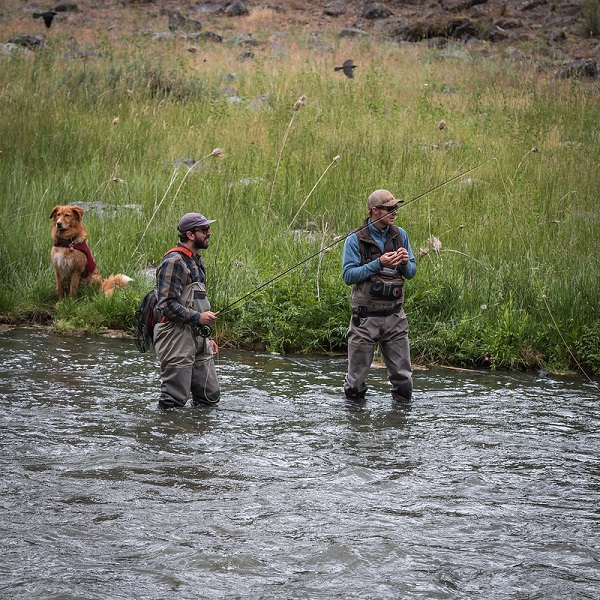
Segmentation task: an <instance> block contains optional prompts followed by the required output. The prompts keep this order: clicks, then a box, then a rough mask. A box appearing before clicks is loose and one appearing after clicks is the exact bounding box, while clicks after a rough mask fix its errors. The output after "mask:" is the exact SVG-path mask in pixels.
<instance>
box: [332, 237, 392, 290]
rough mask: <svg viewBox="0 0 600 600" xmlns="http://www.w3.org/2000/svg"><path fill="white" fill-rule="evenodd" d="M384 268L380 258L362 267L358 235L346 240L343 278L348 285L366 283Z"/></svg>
mask: <svg viewBox="0 0 600 600" xmlns="http://www.w3.org/2000/svg"><path fill="white" fill-rule="evenodd" d="M382 268H383V267H382V265H381V261H380V260H379V259H378V258H376V259H375V260H372V261H371V262H369V263H367V264H366V265H361V264H360V249H359V247H358V237H357V235H356V234H355V233H353V234H351V235H349V236H348V237H347V238H346V241H345V242H344V255H343V259H342V278H343V279H344V282H345V283H346V284H347V285H354V284H356V283H361V282H362V281H366V280H367V279H369V277H371V275H374V274H375V273H379V272H380V271H381V269H382Z"/></svg>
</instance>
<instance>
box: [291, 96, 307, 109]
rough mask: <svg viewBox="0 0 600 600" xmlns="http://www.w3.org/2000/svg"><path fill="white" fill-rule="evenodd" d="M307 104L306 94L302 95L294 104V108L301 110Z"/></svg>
mask: <svg viewBox="0 0 600 600" xmlns="http://www.w3.org/2000/svg"><path fill="white" fill-rule="evenodd" d="M305 104H306V96H300V98H298V100H296V104H294V110H300V109H301V108H302V107H303V106H304V105H305Z"/></svg>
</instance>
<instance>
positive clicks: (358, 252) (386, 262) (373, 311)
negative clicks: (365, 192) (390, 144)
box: [342, 190, 417, 402]
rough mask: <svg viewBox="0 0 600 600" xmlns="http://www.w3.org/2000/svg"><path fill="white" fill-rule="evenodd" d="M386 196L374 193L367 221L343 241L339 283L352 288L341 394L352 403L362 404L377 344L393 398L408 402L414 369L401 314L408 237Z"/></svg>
mask: <svg viewBox="0 0 600 600" xmlns="http://www.w3.org/2000/svg"><path fill="white" fill-rule="evenodd" d="M402 202H403V200H399V199H397V198H394V196H393V194H392V193H391V192H389V191H388V190H376V191H374V192H373V193H372V194H371V195H370V196H369V198H368V200H367V210H368V211H369V216H368V218H367V219H366V220H365V222H364V224H363V225H362V226H361V227H359V228H358V229H357V230H356V231H355V232H354V233H352V234H351V235H349V236H348V237H347V238H346V241H345V243H344V256H343V264H342V277H343V278H344V281H345V282H346V283H347V284H348V285H351V286H352V291H351V293H350V306H351V307H352V319H351V320H350V327H349V329H348V373H347V374H346V379H345V380H344V392H345V394H346V397H347V398H348V399H350V400H357V401H360V400H363V399H364V397H365V394H366V392H367V386H366V385H365V380H366V378H367V375H368V373H369V369H370V368H371V363H372V362H373V355H374V353H375V344H379V348H380V349H381V354H382V356H383V360H384V361H385V365H386V367H387V371H388V377H389V380H390V383H391V385H392V398H393V399H394V400H397V401H400V402H408V401H410V399H411V397H412V368H411V365H410V347H409V341H408V321H407V319H406V315H405V314H404V309H403V302H404V280H405V279H412V278H413V277H414V276H415V274H416V272H417V265H416V262H415V257H414V255H413V253H412V250H411V247H410V242H409V241H408V235H407V233H406V231H404V229H401V228H399V227H396V226H395V225H394V219H395V217H396V213H397V210H398V205H399V204H401V203H402Z"/></svg>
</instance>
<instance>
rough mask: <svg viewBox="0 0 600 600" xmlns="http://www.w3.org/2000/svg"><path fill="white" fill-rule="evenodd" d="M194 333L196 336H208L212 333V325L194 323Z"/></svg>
mask: <svg viewBox="0 0 600 600" xmlns="http://www.w3.org/2000/svg"><path fill="white" fill-rule="evenodd" d="M194 335H196V337H203V338H209V337H210V336H211V335H212V327H211V326H210V325H195V326H194Z"/></svg>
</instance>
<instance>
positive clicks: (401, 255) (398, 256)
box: [379, 248, 409, 269]
mask: <svg viewBox="0 0 600 600" xmlns="http://www.w3.org/2000/svg"><path fill="white" fill-rule="evenodd" d="M379 260H380V262H381V264H382V266H384V267H387V268H388V269H395V268H396V267H397V266H398V265H405V264H406V263H407V262H408V260H409V256H408V250H407V249H406V248H398V250H396V251H395V252H386V253H385V254H382V255H381V256H380V257H379Z"/></svg>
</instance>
